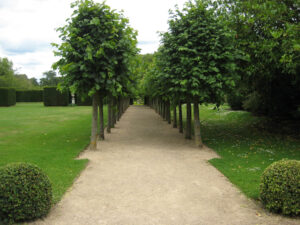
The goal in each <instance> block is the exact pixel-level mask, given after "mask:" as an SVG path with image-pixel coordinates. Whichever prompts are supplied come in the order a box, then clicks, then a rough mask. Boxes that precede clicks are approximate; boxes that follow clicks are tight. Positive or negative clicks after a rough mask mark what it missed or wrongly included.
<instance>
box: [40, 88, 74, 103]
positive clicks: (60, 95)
mask: <svg viewBox="0 0 300 225" xmlns="http://www.w3.org/2000/svg"><path fill="white" fill-rule="evenodd" d="M43 98H44V99H43V100H44V105H45V106H68V105H69V92H68V91H63V92H60V91H59V90H57V87H44V91H43Z"/></svg>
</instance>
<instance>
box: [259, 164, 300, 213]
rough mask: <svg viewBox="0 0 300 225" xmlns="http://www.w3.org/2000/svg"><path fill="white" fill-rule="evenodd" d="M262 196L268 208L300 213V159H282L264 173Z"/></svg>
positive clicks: (278, 211)
mask: <svg viewBox="0 0 300 225" xmlns="http://www.w3.org/2000/svg"><path fill="white" fill-rule="evenodd" d="M260 198H261V200H262V203H263V204H264V205H265V207H266V208H267V209H269V210H270V211H272V212H276V213H282V214H284V215H290V216H296V215H299V214H300V161H297V160H280V161H278V162H275V163H273V164H271V165H270V166H269V167H268V168H267V169H266V170H265V171H264V173H263V175H262V177H261V184H260Z"/></svg>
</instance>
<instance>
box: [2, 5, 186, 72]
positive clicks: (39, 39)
mask: <svg viewBox="0 0 300 225" xmlns="http://www.w3.org/2000/svg"><path fill="white" fill-rule="evenodd" d="M71 2H73V0H0V57H1V58H3V57H7V58H8V59H9V60H11V61H13V63H14V69H17V71H18V73H24V74H27V76H28V77H29V78H31V77H36V78H41V77H42V74H43V72H45V71H48V70H50V69H51V65H52V63H53V62H55V61H56V60H57V58H55V57H54V56H53V48H52V47H51V45H50V43H52V42H56V43H58V42H59V41H60V40H59V38H58V34H59V33H57V32H56V31H55V28H58V27H60V26H63V25H64V24H65V20H66V19H67V18H69V17H70V15H71V14H72V10H71V8H70V3H71ZM95 2H101V1H100V0H95ZM184 2H186V0H107V1H106V3H107V4H108V5H110V6H111V8H113V9H117V10H118V11H120V10H124V15H125V16H126V17H128V18H129V20H130V24H131V26H132V27H133V28H134V29H136V30H137V31H138V32H139V35H138V41H139V45H138V47H139V48H141V53H152V52H154V51H156V50H157V47H158V45H159V35H158V33H157V32H158V31H166V30H167V29H168V25H167V20H168V17H169V14H168V11H169V9H174V6H175V5H176V4H178V5H179V6H182V5H183V4H184Z"/></svg>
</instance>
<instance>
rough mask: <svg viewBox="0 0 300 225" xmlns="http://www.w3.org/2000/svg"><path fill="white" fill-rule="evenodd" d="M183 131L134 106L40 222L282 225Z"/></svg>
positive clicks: (283, 221) (42, 224) (86, 154)
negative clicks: (242, 192)
mask: <svg viewBox="0 0 300 225" xmlns="http://www.w3.org/2000/svg"><path fill="white" fill-rule="evenodd" d="M214 157H218V156H217V155H216V154H215V153H214V152H213V151H211V150H209V149H205V150H199V149H197V148H195V147H194V145H193V142H192V141H187V140H185V139H184V137H183V135H182V134H179V133H178V130H177V129H173V128H172V127H171V126H170V125H168V124H167V123H166V122H164V121H162V119H161V118H160V117H159V116H158V115H157V114H155V112H154V111H153V110H151V109H150V108H147V107H142V106H141V107H138V106H132V107H130V108H129V109H128V110H127V111H126V113H125V114H124V115H123V117H122V119H121V121H120V122H118V124H117V126H116V128H115V129H113V131H112V134H110V135H106V140H105V141H104V142H100V143H99V149H98V151H89V150H87V151H85V152H84V153H83V154H82V155H81V158H88V159H89V160H90V162H89V164H88V166H87V168H86V169H85V170H84V171H83V172H82V174H81V176H80V177H79V178H78V179H77V180H76V182H75V183H74V185H73V186H72V188H71V189H70V190H69V191H68V192H67V193H66V194H65V196H64V197H63V199H62V201H61V202H60V203H59V204H57V205H56V206H55V207H54V208H53V209H52V211H51V213H50V214H49V216H48V217H47V218H45V219H44V220H40V221H36V222H35V223H33V224H36V225H46V224H47V225H77V224H78V225H88V224H92V225H97V224H101V225H102V224H103V225H104V224H107V225H148V224H149V225H150V224H157V225H158V224H159V225H196V224H197V225H210V224H211V225H221V224H225V225H248V224H249V225H256V224H266V225H269V224H271V225H273V224H274V225H280V224H291V225H293V224H299V220H293V219H287V218H283V217H281V216H276V215H271V214H268V213H267V212H265V211H264V210H263V209H261V208H260V207H259V206H257V205H256V204H255V203H253V202H252V201H251V200H249V199H247V198H246V197H245V196H244V195H243V194H241V193H240V192H239V191H238V190H237V188H236V187H234V186H233V185H232V184H231V183H230V182H229V181H228V180H227V179H226V178H225V177H224V176H223V175H222V174H221V173H220V172H219V171H217V170H216V169H215V168H214V167H213V166H211V165H210V164H209V163H208V162H207V160H208V159H211V158H214Z"/></svg>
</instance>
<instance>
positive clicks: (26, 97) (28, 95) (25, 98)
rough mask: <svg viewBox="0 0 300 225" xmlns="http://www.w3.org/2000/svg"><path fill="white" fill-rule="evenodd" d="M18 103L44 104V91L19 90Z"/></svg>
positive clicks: (17, 92) (17, 93)
mask: <svg viewBox="0 0 300 225" xmlns="http://www.w3.org/2000/svg"><path fill="white" fill-rule="evenodd" d="M16 95H17V102H42V101H43V90H17V91H16Z"/></svg>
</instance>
